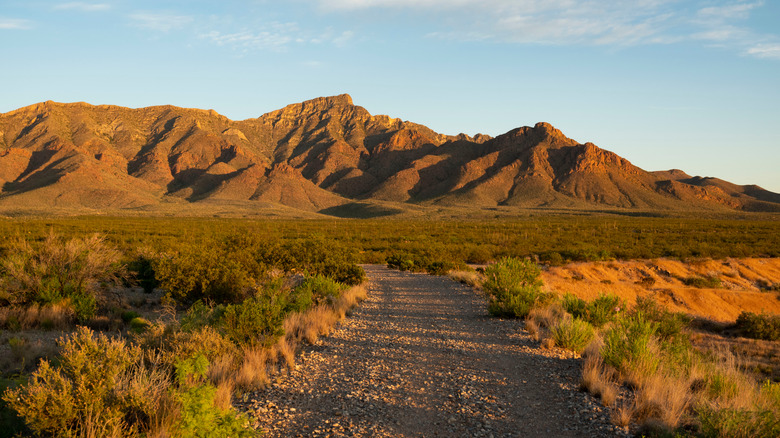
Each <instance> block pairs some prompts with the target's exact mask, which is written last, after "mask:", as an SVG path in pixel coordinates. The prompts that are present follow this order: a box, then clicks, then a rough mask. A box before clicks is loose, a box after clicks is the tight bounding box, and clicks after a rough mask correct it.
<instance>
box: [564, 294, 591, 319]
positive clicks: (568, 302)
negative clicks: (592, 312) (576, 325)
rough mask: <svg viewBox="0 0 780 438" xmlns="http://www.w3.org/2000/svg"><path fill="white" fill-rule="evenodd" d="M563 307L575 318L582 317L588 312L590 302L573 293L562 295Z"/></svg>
mask: <svg viewBox="0 0 780 438" xmlns="http://www.w3.org/2000/svg"><path fill="white" fill-rule="evenodd" d="M561 307H563V309H564V310H566V311H567V312H569V313H571V315H572V316H574V317H575V318H582V317H583V316H585V314H587V313H588V302H587V301H585V300H583V299H582V298H579V297H578V296H576V295H574V294H572V293H566V294H564V295H563V296H562V297H561Z"/></svg>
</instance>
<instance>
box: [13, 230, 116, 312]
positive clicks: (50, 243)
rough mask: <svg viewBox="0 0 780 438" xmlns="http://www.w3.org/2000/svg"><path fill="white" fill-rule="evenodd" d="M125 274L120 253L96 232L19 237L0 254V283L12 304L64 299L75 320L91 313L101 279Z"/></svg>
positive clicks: (106, 280)
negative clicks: (33, 238) (38, 239)
mask: <svg viewBox="0 0 780 438" xmlns="http://www.w3.org/2000/svg"><path fill="white" fill-rule="evenodd" d="M124 276H125V272H124V269H123V266H121V265H120V253H119V252H118V251H117V250H116V249H114V248H112V247H111V246H109V245H108V244H107V243H106V242H105V239H104V238H103V237H101V236H99V235H97V234H95V235H92V236H90V237H86V238H72V239H70V240H67V241H66V240H65V239H64V238H63V237H61V236H58V235H56V234H54V233H49V234H48V235H47V236H46V238H45V239H44V240H43V242H41V243H40V244H37V245H34V244H31V243H30V242H28V241H26V240H22V239H17V240H16V241H14V243H13V248H12V249H11V251H9V253H8V254H7V255H6V256H5V257H4V258H3V259H2V260H0V288H2V289H4V290H5V291H6V293H7V294H8V297H9V298H10V301H11V302H12V303H13V304H16V305H20V306H29V305H30V304H32V303H38V304H41V305H47V304H48V305H54V304H67V305H68V307H70V308H72V309H73V312H74V314H75V317H76V319H77V320H78V321H86V320H88V319H90V318H92V317H93V316H94V315H95V311H96V310H97V301H96V297H95V295H96V294H97V293H98V290H99V289H98V286H99V284H100V283H116V282H118V281H119V280H121V279H122V278H123V277H124Z"/></svg>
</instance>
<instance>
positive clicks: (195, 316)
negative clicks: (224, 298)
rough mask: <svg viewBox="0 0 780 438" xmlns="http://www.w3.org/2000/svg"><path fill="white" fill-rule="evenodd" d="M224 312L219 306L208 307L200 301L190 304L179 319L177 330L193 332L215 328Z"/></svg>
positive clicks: (222, 307) (223, 307) (222, 306)
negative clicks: (205, 328)
mask: <svg viewBox="0 0 780 438" xmlns="http://www.w3.org/2000/svg"><path fill="white" fill-rule="evenodd" d="M224 312H225V306H224V305H222V304H220V305H217V306H214V307H209V306H207V305H206V304H204V303H203V301H202V300H198V301H195V302H194V303H192V305H191V306H190V308H189V309H187V312H186V313H185V314H184V315H183V316H182V317H181V321H180V322H179V328H180V329H181V330H182V331H185V332H190V333H191V332H194V331H197V330H200V329H202V328H204V327H208V326H216V325H217V324H218V322H219V320H220V318H221V317H222V314H223V313H224Z"/></svg>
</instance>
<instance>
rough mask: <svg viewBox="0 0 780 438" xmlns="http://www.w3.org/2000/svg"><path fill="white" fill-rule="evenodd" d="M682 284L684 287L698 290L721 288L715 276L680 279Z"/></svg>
mask: <svg viewBox="0 0 780 438" xmlns="http://www.w3.org/2000/svg"><path fill="white" fill-rule="evenodd" d="M682 282H683V283H684V284H685V285H686V286H693V287H697V288H699V289H720V288H721V287H723V283H722V282H721V281H720V278H718V277H717V276H715V275H707V276H704V277H700V276H692V277H685V278H683V279H682Z"/></svg>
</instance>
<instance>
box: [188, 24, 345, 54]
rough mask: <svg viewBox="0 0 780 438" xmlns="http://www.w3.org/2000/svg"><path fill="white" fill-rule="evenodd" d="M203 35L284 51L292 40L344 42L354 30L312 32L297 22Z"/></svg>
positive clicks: (245, 46) (226, 42) (221, 41)
mask: <svg viewBox="0 0 780 438" xmlns="http://www.w3.org/2000/svg"><path fill="white" fill-rule="evenodd" d="M200 37H201V38H204V39H206V40H209V41H211V42H212V43H215V44H217V45H219V46H226V47H231V48H233V49H239V50H243V51H249V50H275V51H284V50H287V48H288V47H289V46H290V45H292V44H333V45H335V46H344V45H345V44H347V43H348V42H349V41H350V40H351V39H352V38H353V37H354V33H353V32H352V31H343V32H340V33H338V32H335V31H334V30H333V29H326V30H325V31H324V32H321V33H318V34H313V33H312V32H308V31H305V30H301V29H300V28H299V26H298V24H297V23H270V24H268V25H267V26H265V28H264V29H260V30H257V29H255V30H251V31H248V30H245V31H241V32H221V31H217V30H213V31H210V32H207V33H204V34H201V35H200Z"/></svg>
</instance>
